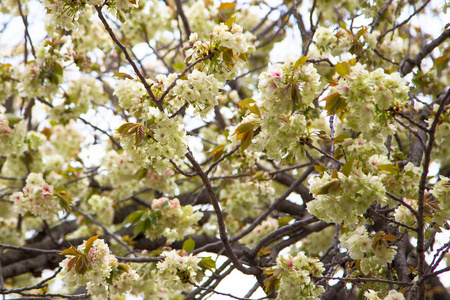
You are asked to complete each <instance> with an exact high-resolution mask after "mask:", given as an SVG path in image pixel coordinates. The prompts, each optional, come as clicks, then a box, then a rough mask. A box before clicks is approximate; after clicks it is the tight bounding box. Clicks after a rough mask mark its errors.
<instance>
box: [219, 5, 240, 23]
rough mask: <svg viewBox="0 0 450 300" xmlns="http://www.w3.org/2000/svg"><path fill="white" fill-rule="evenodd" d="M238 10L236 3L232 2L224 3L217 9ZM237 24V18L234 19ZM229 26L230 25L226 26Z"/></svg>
mask: <svg viewBox="0 0 450 300" xmlns="http://www.w3.org/2000/svg"><path fill="white" fill-rule="evenodd" d="M235 8H236V4H235V3H231V2H222V3H220V5H219V7H218V8H217V9H218V10H232V9H235ZM234 19H235V20H234V21H235V22H236V18H234ZM225 25H228V24H225Z"/></svg>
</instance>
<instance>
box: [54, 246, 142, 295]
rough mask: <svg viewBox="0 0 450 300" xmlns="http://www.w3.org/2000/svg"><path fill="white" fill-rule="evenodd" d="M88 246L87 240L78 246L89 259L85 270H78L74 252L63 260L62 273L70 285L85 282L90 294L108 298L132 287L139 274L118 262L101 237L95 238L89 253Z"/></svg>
mask: <svg viewBox="0 0 450 300" xmlns="http://www.w3.org/2000/svg"><path fill="white" fill-rule="evenodd" d="M85 248H86V241H85V242H84V243H83V244H81V245H80V246H78V248H77V250H78V251H79V252H80V253H82V254H83V255H85V259H86V262H87V265H86V270H84V271H83V272H80V270H77V267H76V266H75V265H74V263H71V261H72V260H74V259H76V257H75V256H73V255H68V257H67V258H66V259H64V260H63V261H62V262H61V263H60V266H61V267H62V271H61V277H62V279H63V281H64V283H65V284H66V285H67V286H69V287H77V286H81V285H86V286H87V290H88V292H89V294H91V296H93V297H94V298H95V299H107V298H108V295H112V294H116V295H123V294H125V293H127V292H129V291H130V290H131V288H132V284H133V283H134V281H135V280H137V279H138V278H139V275H138V274H137V273H136V271H134V270H133V269H131V268H130V267H128V266H126V265H122V264H119V263H118V262H117V258H116V257H115V256H114V255H112V254H110V251H109V247H108V245H107V244H106V243H105V242H104V241H103V240H102V239H96V240H95V241H94V242H93V244H92V247H91V248H90V249H89V252H88V253H87V254H86V253H84V250H85Z"/></svg>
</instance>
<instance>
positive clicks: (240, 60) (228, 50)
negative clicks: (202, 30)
mask: <svg viewBox="0 0 450 300" xmlns="http://www.w3.org/2000/svg"><path fill="white" fill-rule="evenodd" d="M253 39H254V36H253V35H252V34H251V33H250V32H248V31H247V32H243V28H242V26H240V25H238V24H236V23H232V24H231V25H230V24H228V25H227V24H224V23H221V24H220V25H217V26H215V27H214V30H213V32H212V33H211V34H210V40H209V41H202V40H199V37H198V34H196V33H193V34H191V36H190V37H189V44H190V47H189V49H188V50H187V51H186V54H187V55H188V57H187V58H186V61H188V62H195V61H197V60H199V59H201V58H203V57H205V56H208V55H213V57H212V58H211V59H210V60H209V61H205V62H202V63H199V64H197V65H196V66H195V68H196V69H197V70H199V71H202V72H205V73H207V74H214V76H215V77H216V78H217V79H218V80H219V81H221V82H225V81H226V80H228V79H232V78H234V77H235V76H236V75H237V74H238V72H239V71H240V70H241V69H242V68H243V67H244V66H245V64H246V57H245V53H248V52H252V51H253V50H254V46H253V43H252V40H253Z"/></svg>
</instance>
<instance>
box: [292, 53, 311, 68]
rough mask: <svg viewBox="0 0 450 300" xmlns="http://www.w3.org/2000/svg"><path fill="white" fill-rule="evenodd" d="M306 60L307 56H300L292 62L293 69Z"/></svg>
mask: <svg viewBox="0 0 450 300" xmlns="http://www.w3.org/2000/svg"><path fill="white" fill-rule="evenodd" d="M307 60H308V57H306V56H302V57H300V58H299V59H297V61H296V62H295V64H294V70H296V69H297V68H298V67H299V66H303V65H304V64H305V62H306V61H307Z"/></svg>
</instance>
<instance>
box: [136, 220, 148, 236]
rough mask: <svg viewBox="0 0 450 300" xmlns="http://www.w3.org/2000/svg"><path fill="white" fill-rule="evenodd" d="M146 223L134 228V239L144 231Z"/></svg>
mask: <svg viewBox="0 0 450 300" xmlns="http://www.w3.org/2000/svg"><path fill="white" fill-rule="evenodd" d="M147 220H148V219H145V221H147ZM145 221H143V222H140V223H138V224H137V225H136V227H134V229H133V234H134V236H133V238H135V237H136V236H137V235H138V234H139V233H140V232H141V231H142V230H143V229H144V226H145V224H144V223H145Z"/></svg>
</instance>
